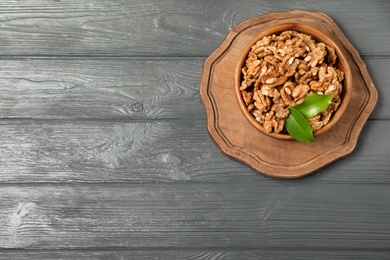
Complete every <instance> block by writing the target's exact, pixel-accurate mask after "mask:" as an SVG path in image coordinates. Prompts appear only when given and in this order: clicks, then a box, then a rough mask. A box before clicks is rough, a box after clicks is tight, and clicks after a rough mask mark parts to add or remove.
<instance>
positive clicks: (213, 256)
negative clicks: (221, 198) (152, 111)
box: [0, 248, 389, 260]
mask: <svg viewBox="0 0 390 260" xmlns="http://www.w3.org/2000/svg"><path fill="white" fill-rule="evenodd" d="M388 253H389V251H388V250H383V251H382V250H369V249H368V250H358V251H356V250H355V251H354V250H345V249H343V250H337V249H335V250H307V249H301V250H300V249H289V250H281V249H280V248H278V249H275V250H272V249H271V250H270V249H261V250H253V249H242V250H238V249H236V250H234V249H231V250H182V249H176V250H175V249H166V250H164V249H160V250H125V249H124V250H20V251H19V250H18V251H16V250H2V251H0V259H4V260H8V259H25V260H30V259H40V260H52V259H60V260H61V259H64V260H79V259H80V260H89V259H110V260H122V259H142V260H149V259H154V260H157V259H158V260H172V259H183V260H196V259H207V260H220V259H226V260H237V259H240V260H241V259H242V260H259V259H281V260H294V259H295V260H304V259H308V260H312V259H316V260H329V259H334V260H337V259H340V260H345V259H364V260H382V259H383V260H388Z"/></svg>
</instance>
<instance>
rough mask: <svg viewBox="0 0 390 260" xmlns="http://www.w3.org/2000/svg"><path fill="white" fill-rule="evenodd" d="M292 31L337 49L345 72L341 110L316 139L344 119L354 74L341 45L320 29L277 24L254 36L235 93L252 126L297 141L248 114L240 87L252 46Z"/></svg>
mask: <svg viewBox="0 0 390 260" xmlns="http://www.w3.org/2000/svg"><path fill="white" fill-rule="evenodd" d="M290 30H291V31H297V32H299V33H304V34H307V35H310V36H311V37H312V38H313V39H314V40H316V41H317V42H323V43H325V44H327V45H329V46H332V47H333V48H335V51H336V55H337V62H336V65H335V66H336V67H339V66H340V65H341V66H342V67H343V69H342V71H343V72H344V80H343V83H342V84H343V91H342V92H341V104H340V106H339V108H338V109H337V111H336V112H334V113H333V115H332V117H331V119H330V121H329V122H328V124H326V125H325V126H324V127H323V128H321V129H320V130H318V131H316V132H314V133H313V135H314V136H315V137H316V136H319V135H322V134H323V133H325V132H327V131H328V130H329V129H331V128H332V126H333V125H334V124H336V123H337V121H338V120H339V119H340V118H341V117H342V115H343V114H344V112H345V110H346V108H347V106H348V103H349V101H350V98H351V92H352V73H351V67H350V64H349V62H348V59H347V56H346V54H345V53H344V52H343V51H342V49H341V47H340V45H339V44H337V42H336V41H334V40H333V39H332V38H331V37H330V36H328V35H326V34H325V33H323V32H321V31H319V30H318V29H316V28H314V27H312V26H310V25H307V24H302V23H299V22H296V23H295V22H294V23H282V24H277V25H274V26H271V27H269V28H267V29H265V30H263V31H261V32H260V33H258V34H257V35H256V36H254V37H253V38H252V40H251V41H249V42H248V44H246V47H245V48H244V50H243V51H242V52H241V55H240V57H239V62H238V66H237V67H236V71H235V82H234V86H235V87H234V92H235V96H236V100H237V103H238V106H239V108H240V111H241V113H242V114H243V115H244V117H245V118H246V119H247V120H248V121H249V122H250V124H251V125H253V126H254V127H255V128H256V129H258V130H259V131H260V132H262V133H264V134H266V135H268V136H271V137H273V138H276V139H281V140H295V139H294V138H293V137H292V136H290V135H289V134H284V133H274V132H273V133H269V132H267V131H266V130H265V128H264V127H263V125H261V124H260V123H259V122H258V121H257V120H256V119H255V118H254V117H253V116H252V114H251V113H250V112H248V110H247V106H246V104H245V102H244V100H243V97H242V93H241V90H240V86H241V81H242V68H243V66H244V64H245V61H246V59H247V57H248V54H249V52H250V50H251V48H252V46H253V45H255V44H256V42H257V41H259V40H261V39H262V38H263V37H265V36H269V35H272V34H280V33H282V32H283V31H290Z"/></svg>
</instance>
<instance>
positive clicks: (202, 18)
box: [0, 0, 390, 56]
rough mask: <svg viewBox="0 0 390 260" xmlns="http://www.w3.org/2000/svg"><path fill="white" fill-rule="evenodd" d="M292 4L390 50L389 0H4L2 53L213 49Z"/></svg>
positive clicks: (355, 38)
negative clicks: (245, 24) (241, 27)
mask: <svg viewBox="0 0 390 260" xmlns="http://www.w3.org/2000/svg"><path fill="white" fill-rule="evenodd" d="M292 9H305V10H313V11H319V12H323V13H326V14H328V15H329V16H331V17H332V18H333V19H334V20H335V21H336V23H337V24H338V25H339V26H340V27H341V28H342V29H343V31H344V32H345V34H346V35H347V37H349V38H350V40H351V42H352V43H353V44H354V45H355V46H356V47H357V49H358V50H359V51H360V52H361V53H362V54H364V55H389V54H390V50H389V49H390V48H389V44H388V40H389V39H390V32H389V30H388V25H389V23H390V20H389V16H388V12H389V10H390V3H389V2H388V1H387V0H377V1H370V2H367V1H365V0H360V1H354V3H353V4H351V3H350V2H348V1H336V0H329V1H326V2H325V1H323V2H320V3H319V2H318V1H315V0H311V1H305V2H290V1H281V0H276V1H272V2H269V1H265V0H262V1H256V0H250V1H245V2H239V1H234V0H230V1H225V0H218V1H212V2H211V1H207V0H202V1H196V2H192V3H191V4H189V3H187V2H182V1H175V0H166V1H164V2H158V3H157V2H155V1H152V0H146V1H136V0H132V1H127V0H120V1H115V2H113V1H108V0H105V1H103V0H100V1H97V0H95V1H87V2H85V1H76V0H71V1H50V0H40V1H34V0H28V1H23V2H20V1H18V0H5V1H1V3H0V21H1V34H0V55H38V56H41V55H42V56H47V55H61V56H62V55H93V56H95V55H114V56H118V55H119V56H123V55H130V56H134V55H135V56H139V55H148V56H155V55H163V56H165V55H168V56H171V55H181V56H182V55H184V56H208V55H209V54H210V53H211V52H212V51H213V50H214V49H215V48H216V47H217V46H218V45H219V44H220V43H221V41H222V40H223V39H224V37H225V36H226V34H227V33H228V32H229V31H230V30H231V29H232V28H233V27H234V26H235V25H237V24H238V23H240V22H241V21H244V20H246V19H249V18H252V17H254V16H258V15H263V14H266V13H269V12H278V11H287V10H292ZM362 10H364V15H362V14H361V11H362Z"/></svg>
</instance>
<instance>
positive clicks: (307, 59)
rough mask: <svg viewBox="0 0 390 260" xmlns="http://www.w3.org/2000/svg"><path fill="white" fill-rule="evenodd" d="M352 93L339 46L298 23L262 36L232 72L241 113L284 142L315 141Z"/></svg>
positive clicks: (272, 30)
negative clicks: (233, 72)
mask: <svg viewBox="0 0 390 260" xmlns="http://www.w3.org/2000/svg"><path fill="white" fill-rule="evenodd" d="M351 91H352V79H351V68H350V66H349V63H348V61H347V58H346V55H345V54H344V53H343V51H342V49H341V48H340V46H339V45H338V44H337V42H335V41H334V40H333V39H331V38H330V37H329V36H327V35H325V34H324V33H322V32H320V31H318V30H317V29H315V28H313V27H310V26H308V25H305V24H299V23H286V24H278V25H276V26H273V27H270V28H268V29H266V30H264V31H262V32H260V33H259V34H258V35H257V36H255V37H254V38H253V40H252V41H250V42H249V43H248V45H247V46H246V48H245V49H244V51H243V52H242V55H241V56H240V62H239V65H238V67H237V70H236V72H235V95H236V99H237V102H238V105H239V108H240V110H241V112H242V114H243V115H244V116H245V118H246V119H247V120H248V121H249V122H250V123H251V124H252V125H253V126H254V127H255V128H257V129H258V130H259V131H261V132H263V133H264V134H266V135H269V136H272V137H274V138H277V139H282V140H298V141H301V142H310V141H314V140H315V139H314V137H316V136H318V135H321V134H323V133H325V132H326V131H328V130H329V129H330V128H331V127H332V126H333V125H334V124H336V123H337V121H338V120H339V119H340V118H341V117H342V115H343V113H344V111H345V110H346V108H347V106H348V102H349V100H350V97H351Z"/></svg>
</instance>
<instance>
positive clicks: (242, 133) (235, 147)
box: [200, 10, 377, 179]
mask: <svg viewBox="0 0 390 260" xmlns="http://www.w3.org/2000/svg"><path fill="white" fill-rule="evenodd" d="M294 22H295V23H297V22H299V23H303V24H306V25H309V26H312V27H314V28H316V29H317V30H320V31H322V32H323V33H325V34H327V35H328V36H330V37H332V38H333V40H334V41H336V42H337V43H338V44H339V45H340V47H341V48H342V49H343V51H344V52H345V53H346V55H347V59H348V62H349V63H350V66H351V70H352V84H353V89H352V96H351V100H350V102H349V105H348V107H347V109H346V112H345V113H344V115H343V116H342V117H341V118H340V120H339V121H338V122H337V123H336V124H335V125H334V126H333V127H332V128H331V129H330V130H329V131H327V132H326V133H324V134H322V135H321V136H318V137H317V138H316V140H317V141H316V142H313V143H300V142H297V141H285V140H278V139H275V138H273V137H269V136H267V135H265V134H263V133H261V132H260V131H258V130H257V129H256V128H255V127H253V126H252V125H251V124H250V123H249V122H248V121H247V120H246V119H245V117H244V116H243V114H242V113H241V111H240V110H239V107H238V104H237V102H236V99H235V94H234V73H235V70H236V69H237V65H238V63H239V58H240V55H241V53H242V51H243V50H244V48H245V47H246V45H247V44H248V43H249V42H250V41H251V40H252V39H253V37H255V36H256V35H257V34H259V33H260V32H261V31H262V30H265V29H267V28H269V27H271V26H274V25H277V24H282V23H294ZM200 95H201V99H202V102H203V104H204V106H205V109H206V114H207V128H208V131H209V133H210V135H211V137H212V139H213V140H214V141H215V143H216V144H217V145H218V146H219V148H220V149H221V150H222V152H223V153H225V154H226V155H228V156H230V157H232V158H234V159H236V160H238V161H241V162H243V163H244V164H246V165H248V166H250V167H251V168H253V169H254V170H256V171H257V172H259V173H261V174H264V175H266V176H270V177H275V178H283V179H293V178H299V177H303V176H305V175H308V174H310V173H313V172H314V171H316V170H318V169H319V168H321V167H324V166H325V165H327V164H329V163H331V162H333V161H335V160H337V159H339V158H341V157H343V156H346V155H348V154H349V153H351V152H352V151H353V149H354V148H355V146H356V142H357V139H358V136H359V134H360V131H361V129H362V127H363V125H364V124H365V122H366V121H367V119H368V117H369V115H370V114H371V112H372V110H373V109H374V106H375V104H376V101H377V92H376V89H375V86H374V84H373V83H372V80H371V78H370V76H369V73H368V71H367V69H366V66H365V64H364V62H363V61H362V59H361V58H360V55H359V53H358V52H357V50H356V49H355V48H354V47H353V46H352V44H351V43H350V42H349V41H348V39H347V38H346V37H345V35H344V34H343V33H342V32H341V30H340V28H339V27H338V26H337V25H336V24H335V23H334V22H333V20H332V19H331V18H330V17H329V16H327V15H325V14H322V13H318V12H311V11H301V10H296V11H289V12H281V13H270V14H266V15H263V16H259V17H255V18H252V19H249V20H246V21H244V22H242V23H240V24H239V25H237V26H236V27H235V28H233V29H232V30H231V32H230V33H229V34H228V35H227V36H226V38H225V40H224V41H223V42H222V44H221V45H220V46H219V47H218V48H217V49H216V50H215V51H214V52H213V53H212V54H211V55H210V56H209V57H208V58H207V60H206V61H205V64H204V68H203V73H202V78H201V85H200Z"/></svg>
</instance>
